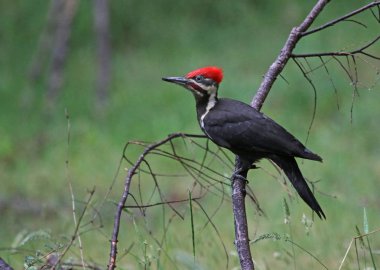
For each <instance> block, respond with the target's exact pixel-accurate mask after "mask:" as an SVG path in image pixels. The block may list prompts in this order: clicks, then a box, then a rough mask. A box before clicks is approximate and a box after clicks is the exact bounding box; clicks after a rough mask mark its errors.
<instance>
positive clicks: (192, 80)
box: [162, 66, 223, 97]
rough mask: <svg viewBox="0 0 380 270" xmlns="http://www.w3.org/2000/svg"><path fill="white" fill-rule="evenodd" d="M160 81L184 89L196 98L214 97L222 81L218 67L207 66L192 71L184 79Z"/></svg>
mask: <svg viewBox="0 0 380 270" xmlns="http://www.w3.org/2000/svg"><path fill="white" fill-rule="evenodd" d="M162 79H163V80H164V81H166V82H171V83H175V84H178V85H181V86H183V87H185V88H186V89H188V90H190V91H191V92H192V93H194V95H195V96H197V97H204V96H211V95H214V96H216V94H217V90H218V87H219V84H220V83H221V82H222V79H223V70H222V69H221V68H219V67H214V66H208V67H203V68H199V69H196V70H193V71H191V72H189V73H187V75H186V76H184V77H164V78H162Z"/></svg>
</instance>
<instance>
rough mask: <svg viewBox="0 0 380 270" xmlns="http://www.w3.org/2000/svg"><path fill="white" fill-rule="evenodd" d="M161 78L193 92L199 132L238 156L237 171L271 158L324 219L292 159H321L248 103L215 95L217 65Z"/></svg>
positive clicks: (218, 80) (219, 77)
mask: <svg viewBox="0 0 380 270" xmlns="http://www.w3.org/2000/svg"><path fill="white" fill-rule="evenodd" d="M162 79H163V80H164V81H167V82H171V83H175V84H178V85H181V86H183V87H185V88H186V89H187V90H190V91H191V92H192V93H193V95H194V97H195V101H196V109H197V117H198V122H199V125H200V127H201V129H202V131H203V132H204V133H205V134H206V136H207V137H208V138H210V140H211V141H213V142H214V143H216V144H217V145H219V146H221V147H224V148H227V149H229V150H230V151H232V152H233V153H234V154H235V155H237V156H239V158H240V160H241V163H242V164H241V166H242V167H241V168H240V170H249V169H250V168H252V166H253V164H254V163H255V162H257V161H259V160H260V159H262V158H267V159H270V160H272V161H273V162H274V163H275V164H277V165H278V166H279V167H280V168H281V169H282V170H283V171H284V173H285V174H286V176H287V177H288V178H289V180H290V182H291V183H292V184H293V186H294V188H295V189H296V190H297V192H298V194H299V195H300V196H301V198H302V199H303V200H304V201H305V202H306V203H307V204H308V205H309V206H310V208H311V209H312V210H314V211H315V212H316V213H317V215H318V216H319V217H320V218H321V219H322V218H326V216H325V214H324V213H323V211H322V208H321V207H320V206H319V204H318V202H317V200H316V199H315V197H314V195H313V193H312V192H311V190H310V188H309V186H308V185H307V183H306V181H305V179H304V177H303V176H302V174H301V171H300V169H299V168H298V165H297V162H296V160H295V157H299V158H304V159H311V160H316V161H322V158H321V157H320V156H318V155H317V154H314V153H313V152H311V151H310V150H308V149H307V148H306V147H305V146H304V145H303V144H302V143H301V142H300V141H298V140H297V139H296V138H295V137H294V136H293V135H292V134H290V133H289V132H288V131H287V130H285V129H284V128H283V127H282V126H280V125H279V124H277V123H276V122H274V121H273V120H272V119H270V118H269V117H268V116H266V115H264V114H262V113H261V112H259V111H257V110H256V109H254V108H252V107H251V106H249V105H248V104H245V103H243V102H240V101H237V100H232V99H226V98H218V87H219V84H220V83H221V81H222V79H223V71H222V69H221V68H218V67H214V66H209V67H203V68H200V69H197V70H194V71H191V72H189V73H188V74H187V75H186V76H185V77H165V78H162Z"/></svg>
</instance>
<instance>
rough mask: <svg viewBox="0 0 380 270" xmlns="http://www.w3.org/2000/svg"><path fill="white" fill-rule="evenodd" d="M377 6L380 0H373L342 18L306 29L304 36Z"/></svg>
mask: <svg viewBox="0 0 380 270" xmlns="http://www.w3.org/2000/svg"><path fill="white" fill-rule="evenodd" d="M375 6H378V7H379V6H380V1H374V2H372V3H370V4H368V5H365V6H363V7H361V8H358V9H357V10H354V11H352V12H350V13H348V14H346V15H344V16H342V17H340V18H337V19H335V20H332V21H330V22H328V23H325V24H324V25H321V26H319V27H317V28H314V29H311V30H309V31H306V32H304V33H302V36H303V37H305V36H308V35H310V34H314V33H316V32H319V31H321V30H324V29H326V28H328V27H331V26H334V25H335V24H337V23H339V22H343V21H347V19H348V18H351V17H353V16H355V15H357V14H359V13H361V12H363V11H365V10H367V9H371V8H372V7H375ZM374 16H375V15H374ZM376 19H380V18H376Z"/></svg>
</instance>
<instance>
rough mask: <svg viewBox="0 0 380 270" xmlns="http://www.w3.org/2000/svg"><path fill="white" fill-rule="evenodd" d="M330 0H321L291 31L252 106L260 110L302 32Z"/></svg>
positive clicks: (265, 76)
mask: <svg viewBox="0 0 380 270" xmlns="http://www.w3.org/2000/svg"><path fill="white" fill-rule="evenodd" d="M328 2H329V0H319V1H318V2H317V4H316V5H315V6H314V7H313V9H312V10H311V11H310V13H309V14H308V15H307V16H306V18H305V20H304V21H303V22H302V23H301V24H300V25H299V26H298V27H294V28H293V29H292V31H291V32H290V35H289V37H288V40H287V41H286V43H285V45H284V47H283V48H282V49H281V52H280V54H279V55H278V57H277V59H276V60H275V61H274V62H273V64H272V65H271V66H270V67H269V69H268V71H267V73H266V74H265V75H264V79H263V81H262V82H261V85H260V87H259V89H258V91H257V93H256V95H255V97H254V98H253V100H252V102H251V106H252V107H254V108H255V109H257V110H260V109H261V107H262V105H263V103H264V101H265V99H266V97H267V96H268V93H269V91H270V89H271V88H272V85H273V84H274V82H275V81H276V79H277V77H278V76H279V74H280V73H281V72H282V70H283V69H284V67H285V65H286V63H287V62H288V60H289V58H290V57H291V53H292V51H293V50H294V48H295V47H296V44H297V42H298V41H299V39H300V38H301V37H302V34H303V33H304V32H305V31H306V30H307V29H308V28H309V27H310V25H311V24H312V23H313V22H314V20H315V18H316V17H317V16H318V15H319V14H320V13H321V12H322V10H323V8H324V7H325V6H326V5H327V4H328Z"/></svg>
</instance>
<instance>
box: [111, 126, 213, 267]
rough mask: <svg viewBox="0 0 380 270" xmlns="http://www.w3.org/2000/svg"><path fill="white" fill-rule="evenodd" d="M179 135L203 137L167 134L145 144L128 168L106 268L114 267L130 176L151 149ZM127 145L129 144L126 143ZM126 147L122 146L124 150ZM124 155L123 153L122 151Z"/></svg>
mask: <svg viewBox="0 0 380 270" xmlns="http://www.w3.org/2000/svg"><path fill="white" fill-rule="evenodd" d="M179 137H190V138H205V136H204V135H191V134H184V133H174V134H171V135H169V136H168V137H167V138H165V139H163V140H161V141H159V142H156V143H153V144H150V145H149V146H147V147H146V148H145V149H144V151H143V153H142V154H141V155H140V157H139V158H138V159H137V161H136V162H135V163H134V164H133V166H132V167H131V168H130V169H129V170H128V174H127V176H126V178H125V183H124V191H123V194H122V196H121V198H120V201H119V203H118V205H117V209H116V213H115V219H114V228H113V232H112V238H111V249H110V256H109V262H108V267H107V269H109V270H113V269H115V268H116V256H117V242H118V236H119V229H120V219H121V213H122V211H123V209H124V208H125V203H126V201H127V198H128V195H129V189H130V185H131V182H132V177H133V176H134V175H135V174H136V173H137V171H138V170H139V168H140V166H141V164H142V163H143V162H145V157H146V156H147V155H148V154H150V153H151V152H152V151H153V150H156V149H157V148H158V147H160V146H162V145H164V144H166V143H168V142H171V140H173V139H175V138H179ZM127 145H129V144H127ZM125 149H126V147H125V148H124V150H125ZM124 156H125V153H124Z"/></svg>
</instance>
